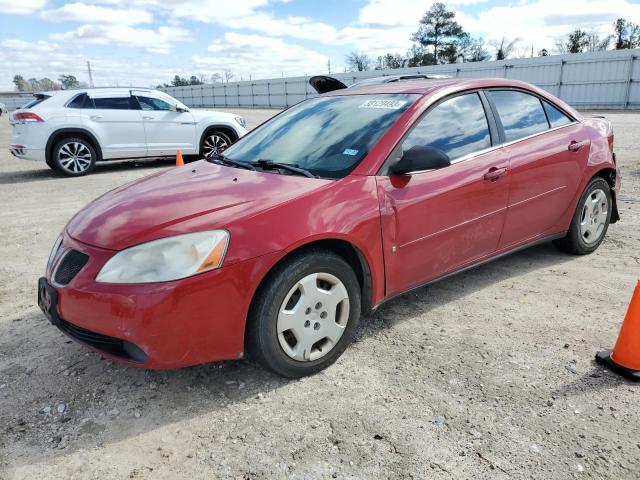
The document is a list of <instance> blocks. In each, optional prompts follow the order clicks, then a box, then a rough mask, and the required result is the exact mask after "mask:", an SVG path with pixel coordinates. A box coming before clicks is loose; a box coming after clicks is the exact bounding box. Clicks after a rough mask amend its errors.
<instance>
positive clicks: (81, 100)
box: [67, 93, 87, 108]
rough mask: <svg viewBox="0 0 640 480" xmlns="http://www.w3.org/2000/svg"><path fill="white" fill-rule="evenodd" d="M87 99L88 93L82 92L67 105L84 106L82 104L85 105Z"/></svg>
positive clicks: (71, 106) (69, 106)
mask: <svg viewBox="0 0 640 480" xmlns="http://www.w3.org/2000/svg"><path fill="white" fill-rule="evenodd" d="M86 99H87V94H86V93H81V94H80V95H78V96H77V97H75V98H74V99H73V100H71V101H70V102H69V103H68V104H67V107H68V108H83V107H82V106H83V104H84V102H85V100H86Z"/></svg>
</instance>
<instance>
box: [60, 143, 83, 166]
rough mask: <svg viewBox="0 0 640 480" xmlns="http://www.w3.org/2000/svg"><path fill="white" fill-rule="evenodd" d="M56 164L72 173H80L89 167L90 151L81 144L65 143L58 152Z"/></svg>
mask: <svg viewBox="0 0 640 480" xmlns="http://www.w3.org/2000/svg"><path fill="white" fill-rule="evenodd" d="M58 163H59V164H60V166H62V168H64V169H65V170H67V171H69V172H72V173H82V172H84V171H85V170H87V169H88V168H89V166H91V151H90V150H89V149H88V148H87V147H86V146H85V145H83V144H82V143H79V142H69V143H65V144H64V145H63V146H62V147H60V150H59V151H58Z"/></svg>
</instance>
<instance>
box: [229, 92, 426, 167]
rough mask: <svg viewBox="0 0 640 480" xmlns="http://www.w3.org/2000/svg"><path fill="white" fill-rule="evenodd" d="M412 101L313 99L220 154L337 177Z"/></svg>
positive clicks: (407, 98) (380, 97)
mask: <svg viewBox="0 0 640 480" xmlns="http://www.w3.org/2000/svg"><path fill="white" fill-rule="evenodd" d="M417 98H418V95H407V94H383V95H348V96H336V97H318V98H313V99H311V100H307V101H305V102H302V103H299V104H298V105H295V106H293V107H291V108H290V109H288V110H286V111H284V112H282V113H281V114H280V115H278V116H277V117H275V118H273V119H272V120H270V121H268V122H267V123H265V124H264V125H263V126H261V127H260V128H258V129H256V130H254V131H253V132H251V133H250V134H249V135H247V136H246V137H244V138H242V139H241V140H239V141H238V142H237V143H236V144H234V145H232V146H231V147H229V148H228V149H227V150H226V151H225V152H224V156H225V157H227V158H229V159H230V160H234V161H241V162H247V163H253V162H257V161H258V160H264V161H269V162H278V163H285V164H288V165H293V166H296V167H299V168H302V169H305V170H308V171H309V172H311V173H313V174H314V175H318V176H320V177H324V178H342V177H344V176H346V175H347V174H349V172H351V171H352V170H353V169H354V168H355V167H356V165H358V163H360V162H361V161H362V159H363V158H364V157H365V156H366V155H367V153H368V152H369V150H370V149H371V148H372V147H373V145H375V143H376V142H377V141H378V139H379V138H380V137H381V136H382V134H383V133H384V132H385V131H386V130H387V129H388V128H389V127H390V126H391V125H392V124H393V123H394V122H395V121H396V120H397V119H398V117H399V116H400V115H401V114H402V113H403V112H404V111H405V110H406V109H407V107H409V105H411V104H412V103H413V102H415V101H416V100H417ZM270 171H271V170H270Z"/></svg>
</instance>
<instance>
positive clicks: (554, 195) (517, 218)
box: [500, 123, 590, 248]
mask: <svg viewBox="0 0 640 480" xmlns="http://www.w3.org/2000/svg"><path fill="white" fill-rule="evenodd" d="M589 147H590V140H589V136H588V134H587V133H586V132H585V130H584V128H583V127H582V125H581V124H579V123H574V124H571V125H567V126H565V127H563V128H559V129H556V130H551V131H547V132H545V133H542V134H540V135H537V136H535V137H532V138H528V139H525V140H522V141H519V142H515V143H513V144H511V145H507V146H505V151H506V152H507V154H508V156H509V174H510V177H511V178H510V192H509V206H508V209H507V215H506V221H505V226H504V233H503V236H502V239H501V241H500V248H507V247H509V246H510V245H515V244H518V243H522V242H525V241H527V240H530V239H534V238H536V237H539V236H543V235H548V234H552V233H557V232H553V231H551V230H552V229H553V228H554V226H556V225H557V223H558V221H559V219H560V218H561V217H562V216H563V214H564V213H565V212H566V210H567V208H569V206H570V205H571V203H572V201H573V199H574V197H575V195H576V193H577V192H576V187H577V186H578V185H579V184H580V179H581V178H582V173H583V171H584V167H585V165H586V160H587V158H588V155H589ZM556 229H557V227H556Z"/></svg>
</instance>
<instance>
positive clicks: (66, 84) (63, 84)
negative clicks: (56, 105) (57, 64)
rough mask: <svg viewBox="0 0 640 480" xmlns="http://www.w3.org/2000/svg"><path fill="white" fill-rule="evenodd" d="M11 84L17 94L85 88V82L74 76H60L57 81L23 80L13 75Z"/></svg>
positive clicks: (43, 79)
mask: <svg viewBox="0 0 640 480" xmlns="http://www.w3.org/2000/svg"><path fill="white" fill-rule="evenodd" d="M13 84H14V85H15V89H16V91H18V92H43V91H51V90H69V89H72V88H85V87H87V84H86V83H85V82H81V81H79V80H78V79H77V78H76V77H75V76H74V75H60V76H59V77H58V81H55V80H51V79H50V78H48V77H44V78H40V79H38V78H29V79H25V78H24V77H23V76H22V75H15V76H14V77H13Z"/></svg>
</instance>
